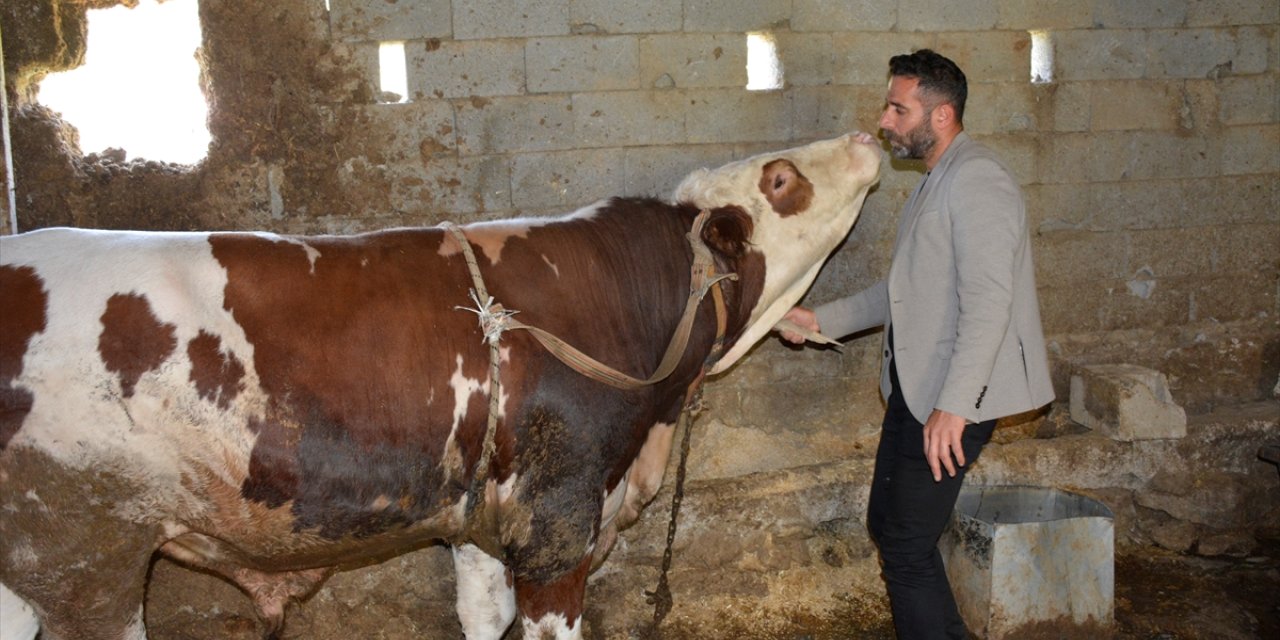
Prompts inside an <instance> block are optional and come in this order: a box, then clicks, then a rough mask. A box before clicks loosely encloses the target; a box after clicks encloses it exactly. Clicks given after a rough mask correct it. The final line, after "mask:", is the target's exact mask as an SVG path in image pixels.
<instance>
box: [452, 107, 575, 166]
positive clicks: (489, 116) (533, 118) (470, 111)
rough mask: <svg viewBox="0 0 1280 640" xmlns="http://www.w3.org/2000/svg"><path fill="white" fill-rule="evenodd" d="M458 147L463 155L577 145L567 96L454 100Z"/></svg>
mask: <svg viewBox="0 0 1280 640" xmlns="http://www.w3.org/2000/svg"><path fill="white" fill-rule="evenodd" d="M457 105H458V107H457V116H458V149H459V151H460V152H462V153H463V154H464V155H481V154H486V153H502V152H510V151H548V150H554V149H568V148H572V147H573V146H575V145H576V140H575V139H574V135H573V110H572V109H573V107H572V104H571V101H570V98H569V96H567V95H556V96H522V97H518V98H479V97H477V98H472V99H471V100H467V101H459V102H458V103H457Z"/></svg>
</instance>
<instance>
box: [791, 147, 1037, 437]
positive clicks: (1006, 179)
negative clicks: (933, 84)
mask: <svg viewBox="0 0 1280 640" xmlns="http://www.w3.org/2000/svg"><path fill="white" fill-rule="evenodd" d="M815 312H816V313H817V316H818V324H819V325H820V326H821V328H822V331H823V333H826V334H827V335H831V336H845V335H848V334H850V333H854V332H856V331H861V330H863V329H868V328H871V327H875V326H879V325H885V334H884V335H885V337H886V339H885V346H884V348H883V349H882V353H883V354H884V358H883V366H882V367H881V369H882V370H881V376H880V392H881V393H883V394H884V396H885V397H886V398H888V397H889V391H890V388H889V357H890V354H889V351H888V340H887V337H888V335H889V329H890V327H892V329H893V342H894V344H893V358H894V359H896V362H897V367H898V379H899V381H900V382H901V383H902V393H903V396H904V397H905V398H906V401H907V407H909V408H910V409H911V413H912V415H914V416H915V417H916V419H917V420H919V421H920V422H922V423H923V422H925V421H926V420H928V418H929V414H930V413H931V412H932V411H933V410H934V409H935V408H936V409H942V410H943V411H948V412H950V413H954V414H956V415H960V416H963V417H964V418H966V419H967V420H970V421H973V422H982V421H984V420H990V419H994V418H1001V417H1004V416H1008V415H1012V414H1015V413H1021V412H1023V411H1029V410H1031V409H1035V408H1038V407H1040V406H1043V405H1045V404H1047V403H1049V402H1051V401H1052V400H1053V397H1054V396H1053V385H1052V384H1051V382H1050V379H1049V364H1048V355H1047V354H1046V353H1045V342H1044V333H1043V330H1042V329H1041V327H1040V306H1039V302H1038V300H1037V299H1036V284H1035V270H1034V267H1033V266H1032V263H1031V242H1030V237H1029V234H1028V232H1027V217H1026V207H1025V205H1024V203H1023V200H1022V192H1021V191H1020V190H1019V188H1018V184H1017V182H1016V181H1015V180H1014V178H1013V176H1012V174H1011V173H1010V172H1009V170H1008V169H1007V168H1006V167H1005V166H1004V164H1003V163H1002V162H1001V161H1000V160H999V158H997V157H996V155H995V154H994V153H993V152H992V151H991V150H990V149H988V148H986V147H985V146H983V145H981V144H979V143H978V142H975V141H974V140H973V139H972V138H970V137H969V135H968V134H966V133H964V132H961V133H960V134H959V135H957V136H956V137H955V138H954V139H953V140H952V141H951V146H949V147H948V148H947V150H946V151H945V152H944V153H943V154H942V157H941V158H940V159H939V160H938V164H937V165H936V166H935V167H934V168H933V171H931V172H930V173H928V174H926V175H925V178H924V180H922V181H921V184H920V186H918V187H917V188H916V190H915V192H914V193H913V194H912V195H911V197H910V199H908V200H907V203H906V205H905V206H904V207H903V212H902V218H901V219H900V220H899V221H898V238H897V241H896V243H895V245H894V249H893V260H892V263H891V264H890V265H889V277H888V278H887V279H885V280H881V281H880V282H877V283H876V284H874V285H872V286H871V287H869V288H867V289H865V290H863V291H861V292H859V293H857V294H855V295H852V296H849V297H847V298H843V299H840V300H835V301H833V302H829V303H827V304H825V305H822V306H820V307H818V308H817V309H815Z"/></svg>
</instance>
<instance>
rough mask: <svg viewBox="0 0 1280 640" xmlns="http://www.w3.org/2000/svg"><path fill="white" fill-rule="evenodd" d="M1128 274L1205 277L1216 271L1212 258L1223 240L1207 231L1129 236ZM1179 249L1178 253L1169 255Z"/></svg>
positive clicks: (1143, 232)
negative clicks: (1175, 248)
mask: <svg viewBox="0 0 1280 640" xmlns="http://www.w3.org/2000/svg"><path fill="white" fill-rule="evenodd" d="M1128 235H1129V255H1128V266H1129V268H1128V271H1129V273H1130V274H1131V277H1136V276H1137V274H1138V273H1139V272H1140V271H1142V270H1144V269H1145V270H1147V271H1149V272H1150V273H1151V274H1152V275H1153V276H1154V277H1156V278H1171V277H1181V276H1202V275H1205V274H1208V273H1209V272H1210V271H1212V270H1213V260H1212V256H1213V255H1214V253H1215V250H1216V249H1217V248H1218V247H1219V246H1220V239H1219V238H1218V237H1216V236H1215V235H1214V234H1213V233H1211V232H1210V231H1209V230H1207V229H1203V228H1196V227H1190V228H1182V229H1148V230H1141V231H1132V232H1130V233H1129V234H1128ZM1170 247H1177V248H1178V249H1177V251H1170V250H1169V248H1170Z"/></svg>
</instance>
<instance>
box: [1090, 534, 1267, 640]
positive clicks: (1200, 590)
mask: <svg viewBox="0 0 1280 640" xmlns="http://www.w3.org/2000/svg"><path fill="white" fill-rule="evenodd" d="M1115 637H1116V638H1117V639H1125V640H1128V639H1134V640H1190V639H1196V638H1214V639H1223V640H1234V639H1248V638H1263V639H1269V640H1274V639H1276V638H1280V532H1273V534H1271V535H1269V537H1268V539H1266V540H1264V541H1262V544H1261V545H1260V547H1259V548H1258V549H1255V550H1254V553H1253V554H1251V555H1249V556H1247V557H1244V558H1201V557H1197V556H1187V555H1178V554H1172V553H1167V552H1160V551H1151V552H1145V551H1144V552H1143V553H1141V554H1128V555H1121V556H1119V557H1118V558H1117V559H1116V630H1115Z"/></svg>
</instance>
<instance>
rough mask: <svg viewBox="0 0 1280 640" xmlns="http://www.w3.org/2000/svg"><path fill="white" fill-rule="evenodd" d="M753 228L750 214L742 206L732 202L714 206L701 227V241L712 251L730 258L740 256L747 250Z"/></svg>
mask: <svg viewBox="0 0 1280 640" xmlns="http://www.w3.org/2000/svg"><path fill="white" fill-rule="evenodd" d="M754 229H755V225H754V223H752V222H751V216H749V215H747V212H746V211H743V210H742V207H739V206H737V205H732V204H731V205H728V206H724V207H716V208H715V209H712V210H711V213H710V214H709V215H708V216H707V222H706V223H705V224H704V225H703V227H702V241H703V242H705V243H706V244H707V246H708V247H711V249H712V250H713V251H716V252H718V253H721V254H724V255H726V256H729V257H730V258H740V257H742V255H743V254H745V253H746V252H747V245H748V244H750V242H751V232H752V231H753V230H754Z"/></svg>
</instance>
